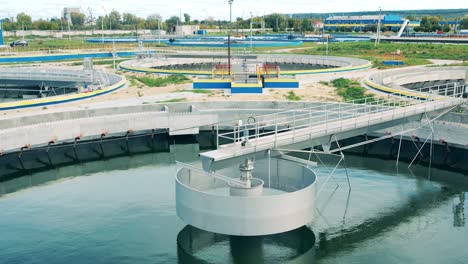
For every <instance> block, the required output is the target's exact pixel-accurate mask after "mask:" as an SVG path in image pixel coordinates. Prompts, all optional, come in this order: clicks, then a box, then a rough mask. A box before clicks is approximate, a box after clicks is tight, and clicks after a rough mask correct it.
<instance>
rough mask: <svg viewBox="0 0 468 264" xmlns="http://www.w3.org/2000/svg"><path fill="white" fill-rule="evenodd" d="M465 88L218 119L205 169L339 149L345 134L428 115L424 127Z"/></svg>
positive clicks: (437, 88) (453, 104) (441, 88)
mask: <svg viewBox="0 0 468 264" xmlns="http://www.w3.org/2000/svg"><path fill="white" fill-rule="evenodd" d="M465 89H466V88H465V86H463V85H459V84H457V83H451V84H444V85H439V86H434V87H426V88H422V89H419V90H412V91H410V90H403V91H399V92H396V93H393V94H389V95H388V97H386V98H381V99H374V98H365V99H360V100H355V101H351V102H346V103H335V104H327V105H319V106H316V107H310V108H303V109H294V110H288V111H283V112H278V113H275V114H270V115H263V116H257V117H252V118H250V119H249V121H248V122H247V124H234V125H233V124H232V123H230V124H222V123H221V124H216V125H215V126H216V132H217V149H216V150H213V151H209V152H205V153H201V154H200V157H201V160H202V165H203V169H204V170H205V171H216V170H218V169H221V168H223V167H225V166H227V165H228V164H232V162H237V163H238V164H240V163H242V160H244V159H245V158H248V157H258V158H265V157H266V155H267V153H268V155H270V151H271V150H279V151H280V152H281V151H285V152H287V151H288V150H300V149H305V148H311V147H313V146H318V145H322V146H323V148H324V150H325V152H336V150H330V149H329V147H330V144H331V143H333V142H335V141H336V142H338V140H340V139H345V138H349V137H353V136H357V135H362V134H366V133H369V132H372V131H376V130H382V129H385V128H389V127H394V126H397V125H401V124H404V123H407V122H411V121H416V120H422V119H424V118H425V119H426V120H427V122H426V124H423V123H421V124H422V125H421V126H424V125H427V124H428V123H430V122H431V121H432V120H434V119H436V118H437V117H439V116H441V115H443V114H445V113H447V112H449V111H450V110H452V109H453V108H455V107H457V106H459V105H460V104H463V103H465V102H466V99H465V98H463V94H464V92H465ZM226 128H227V129H226ZM223 131H229V132H223ZM403 132H404V131H402V133H403ZM220 143H223V144H222V145H221V144H220Z"/></svg>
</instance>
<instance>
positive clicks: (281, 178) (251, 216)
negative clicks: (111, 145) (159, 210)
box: [176, 159, 317, 236]
mask: <svg viewBox="0 0 468 264" xmlns="http://www.w3.org/2000/svg"><path fill="white" fill-rule="evenodd" d="M216 173H217V175H223V176H224V177H225V178H222V177H213V174H210V173H205V172H204V171H202V170H199V169H194V168H192V167H182V168H180V169H179V170H178V172H177V174H176V208H177V215H178V216H179V217H180V218H181V219H182V220H183V221H184V222H185V223H186V224H189V225H191V226H194V227H197V228H199V229H202V230H206V231H209V232H213V233H220V234H226V235H235V236H259V235H270V234H277V233H282V232H287V231H290V230H294V229H296V228H299V227H301V226H304V225H306V224H308V223H310V222H312V220H313V217H314V210H315V189H316V179H317V178H316V175H315V173H314V172H313V171H312V170H310V169H309V168H307V167H305V166H303V165H300V164H298V163H294V162H290V161H287V160H282V159H271V160H268V159H265V160H259V161H256V162H255V164H254V170H253V171H252V175H251V176H252V178H251V179H250V180H251V183H250V185H249V186H248V187H244V188H243V187H233V185H237V184H239V182H242V179H243V178H244V180H245V175H244V172H242V171H239V168H238V167H237V166H234V165H233V166H232V167H229V168H226V169H223V170H220V171H217V172H216ZM247 178H248V177H247ZM244 182H245V181H244ZM249 187H250V190H249Z"/></svg>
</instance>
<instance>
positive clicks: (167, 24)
mask: <svg viewBox="0 0 468 264" xmlns="http://www.w3.org/2000/svg"><path fill="white" fill-rule="evenodd" d="M251 20H252V21H253V27H254V28H256V29H258V28H261V27H262V25H263V26H264V27H265V28H272V29H273V30H274V31H283V30H285V29H287V28H288V29H295V30H297V31H312V30H313V29H314V28H313V21H314V20H312V19H298V18H290V17H288V16H286V15H283V14H270V15H266V16H263V17H253V18H249V19H243V18H240V17H238V18H236V19H235V21H233V22H232V24H231V25H229V21H226V20H215V19H213V18H212V17H208V18H207V19H205V20H196V19H195V20H192V19H191V17H190V15H189V14H187V13H185V14H184V15H183V19H181V18H180V17H179V16H171V17H169V18H168V19H166V20H163V19H162V18H161V16H160V15H158V14H154V15H150V16H148V17H147V18H141V17H138V16H137V15H135V14H131V13H122V14H121V13H119V12H118V11H112V12H110V13H109V14H108V15H106V16H100V17H98V18H97V19H95V20H94V21H93V20H91V19H90V18H88V17H86V16H85V15H84V14H78V13H72V14H71V19H70V21H67V20H65V19H63V18H56V17H55V18H50V19H39V20H35V21H33V20H32V18H31V16H30V15H28V14H26V13H19V14H18V15H17V16H16V19H15V21H10V19H8V18H5V19H3V29H4V30H6V31H13V30H22V29H25V30H31V29H35V30H67V29H68V26H69V25H70V28H71V29H93V28H95V29H101V28H104V29H123V30H135V29H159V28H160V29H163V30H169V31H172V30H173V29H174V27H175V26H176V25H200V28H202V29H210V28H220V29H227V28H228V27H229V26H230V27H232V28H242V29H245V28H250V21H251ZM91 22H93V23H91Z"/></svg>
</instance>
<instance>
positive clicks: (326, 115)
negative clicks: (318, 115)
mask: <svg viewBox="0 0 468 264" xmlns="http://www.w3.org/2000/svg"><path fill="white" fill-rule="evenodd" d="M325 135H328V104H326V105H325Z"/></svg>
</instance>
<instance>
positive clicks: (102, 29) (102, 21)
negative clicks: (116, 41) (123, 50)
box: [101, 16, 104, 44]
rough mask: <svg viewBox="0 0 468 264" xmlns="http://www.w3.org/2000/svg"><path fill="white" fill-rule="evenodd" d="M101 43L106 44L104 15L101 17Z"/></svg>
mask: <svg viewBox="0 0 468 264" xmlns="http://www.w3.org/2000/svg"><path fill="white" fill-rule="evenodd" d="M101 43H102V44H104V16H102V17H101Z"/></svg>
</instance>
